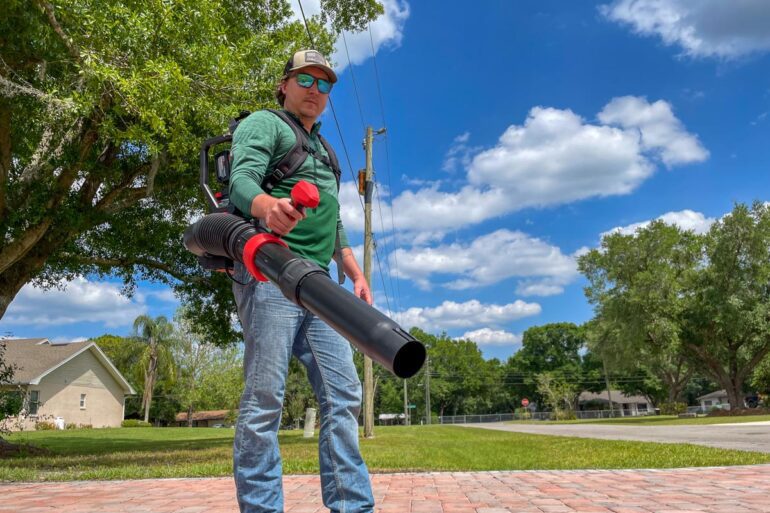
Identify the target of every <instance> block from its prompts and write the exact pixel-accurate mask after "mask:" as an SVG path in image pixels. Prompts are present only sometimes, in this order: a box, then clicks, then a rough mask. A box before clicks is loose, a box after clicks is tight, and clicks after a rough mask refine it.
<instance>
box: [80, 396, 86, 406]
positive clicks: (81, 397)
mask: <svg viewBox="0 0 770 513" xmlns="http://www.w3.org/2000/svg"><path fill="white" fill-rule="evenodd" d="M80 409H81V410H85V409H86V394H80Z"/></svg>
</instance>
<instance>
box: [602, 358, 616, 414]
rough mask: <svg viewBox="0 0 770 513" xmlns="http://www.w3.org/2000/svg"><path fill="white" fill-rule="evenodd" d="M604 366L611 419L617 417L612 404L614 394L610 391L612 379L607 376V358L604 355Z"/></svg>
mask: <svg viewBox="0 0 770 513" xmlns="http://www.w3.org/2000/svg"><path fill="white" fill-rule="evenodd" d="M602 365H603V366H604V384H605V386H606V387H607V400H608V402H609V403H610V417H614V416H615V406H614V405H613V404H612V392H611V391H610V377H609V376H608V375H607V358H605V357H604V355H602Z"/></svg>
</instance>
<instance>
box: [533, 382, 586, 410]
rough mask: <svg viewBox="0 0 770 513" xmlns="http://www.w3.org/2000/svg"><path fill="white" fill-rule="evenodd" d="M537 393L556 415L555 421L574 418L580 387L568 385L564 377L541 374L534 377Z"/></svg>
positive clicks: (573, 384)
mask: <svg viewBox="0 0 770 513" xmlns="http://www.w3.org/2000/svg"><path fill="white" fill-rule="evenodd" d="M535 382H536V383H537V392H538V394H539V395H540V397H542V398H543V402H544V403H545V404H546V405H547V406H550V407H551V409H552V410H553V412H554V413H555V414H556V420H567V418H569V416H570V415H571V416H572V418H574V416H575V413H574V412H575V409H576V408H577V398H578V395H579V394H580V387H579V386H578V385H576V384H575V383H570V382H568V381H567V380H566V378H565V377H564V376H561V375H556V374H555V373H553V372H543V373H540V374H538V375H537V376H536V377H535Z"/></svg>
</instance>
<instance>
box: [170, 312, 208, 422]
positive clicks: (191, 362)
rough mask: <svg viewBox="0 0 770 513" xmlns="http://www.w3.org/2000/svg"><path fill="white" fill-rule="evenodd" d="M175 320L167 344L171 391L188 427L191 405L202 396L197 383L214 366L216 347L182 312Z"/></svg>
mask: <svg viewBox="0 0 770 513" xmlns="http://www.w3.org/2000/svg"><path fill="white" fill-rule="evenodd" d="M176 321H177V325H178V328H177V333H176V335H175V336H174V337H173V339H174V341H175V343H174V344H173V345H172V347H171V353H172V355H173V361H174V363H175V365H176V372H177V380H176V387H175V390H174V391H175V395H176V398H177V400H179V402H180V403H181V404H182V406H183V407H184V408H185V409H186V410H187V426H188V427H192V423H193V412H194V411H195V407H196V405H200V404H201V403H202V402H203V401H204V398H205V396H204V395H203V394H204V393H205V389H204V388H202V387H201V384H202V382H203V380H204V378H205V377H207V376H208V375H209V374H210V373H211V371H212V368H213V367H214V364H215V361H216V358H217V356H218V348H217V346H215V345H214V344H210V343H208V342H206V341H205V340H204V339H203V338H202V337H201V336H200V335H199V334H198V333H196V332H195V329H194V327H193V326H192V324H191V322H190V321H189V320H188V319H187V318H186V317H184V311H181V312H180V315H177V318H176Z"/></svg>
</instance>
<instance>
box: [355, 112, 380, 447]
mask: <svg viewBox="0 0 770 513" xmlns="http://www.w3.org/2000/svg"><path fill="white" fill-rule="evenodd" d="M382 133H385V129H384V128H380V129H379V130H377V134H382ZM372 146H374V131H373V130H372V127H370V126H368V127H366V138H365V139H364V151H365V152H366V169H365V170H364V172H363V177H362V176H361V172H359V175H358V193H359V194H362V195H363V196H364V277H365V278H366V283H368V284H369V289H371V288H372V249H373V248H374V238H373V237H372V195H373V193H374V169H373V166H372ZM362 178H363V180H362ZM362 182H363V183H362ZM364 438H374V370H373V369H372V359H371V358H369V357H368V356H366V355H364Z"/></svg>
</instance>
